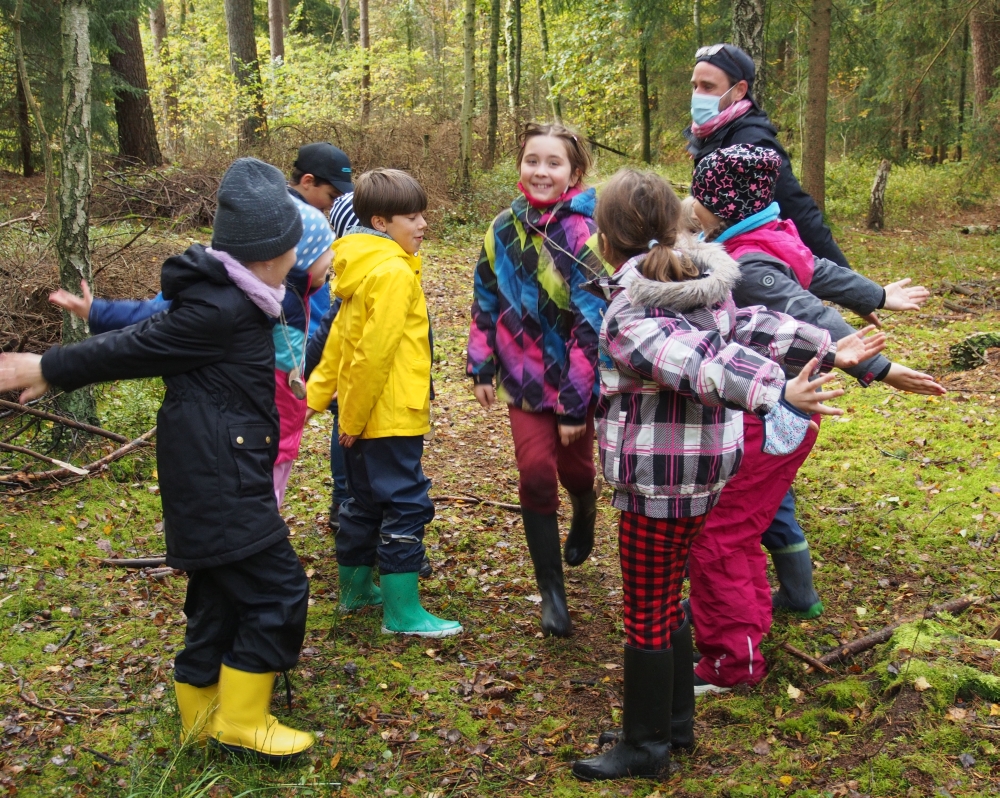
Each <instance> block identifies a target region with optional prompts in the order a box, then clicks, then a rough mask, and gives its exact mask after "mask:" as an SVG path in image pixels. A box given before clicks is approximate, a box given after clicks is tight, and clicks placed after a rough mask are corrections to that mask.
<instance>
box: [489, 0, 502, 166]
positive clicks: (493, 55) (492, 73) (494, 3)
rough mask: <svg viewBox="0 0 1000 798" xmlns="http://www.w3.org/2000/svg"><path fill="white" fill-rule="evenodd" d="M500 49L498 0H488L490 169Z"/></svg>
mask: <svg viewBox="0 0 1000 798" xmlns="http://www.w3.org/2000/svg"><path fill="white" fill-rule="evenodd" d="M499 51H500V0H490V55H489V62H488V64H487V68H486V116H487V122H486V168H487V169H492V168H493V164H494V162H495V161H496V155H497V121H498V119H497V117H498V116H499V109H498V108H497V62H498V61H499V55H500V53H499Z"/></svg>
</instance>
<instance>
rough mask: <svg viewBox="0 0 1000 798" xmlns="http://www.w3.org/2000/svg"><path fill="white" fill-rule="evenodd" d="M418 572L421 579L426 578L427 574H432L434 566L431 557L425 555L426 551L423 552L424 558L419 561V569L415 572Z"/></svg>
mask: <svg viewBox="0 0 1000 798" xmlns="http://www.w3.org/2000/svg"><path fill="white" fill-rule="evenodd" d="M417 573H418V574H420V578H421V579H427V578H428V577H429V576H433V575H434V566H433V565H431V558H430V557H428V556H427V552H426V551H425V552H424V559H423V560H421V562H420V570H419V571H418V572H417Z"/></svg>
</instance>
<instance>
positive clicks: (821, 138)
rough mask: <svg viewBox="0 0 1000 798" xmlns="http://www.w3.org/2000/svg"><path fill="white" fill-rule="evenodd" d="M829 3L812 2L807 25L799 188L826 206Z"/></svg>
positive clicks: (824, 1) (824, 0)
mask: <svg viewBox="0 0 1000 798" xmlns="http://www.w3.org/2000/svg"><path fill="white" fill-rule="evenodd" d="M831 8H832V2H831V0H813V2H812V15H811V16H812V19H811V20H810V23H809V86H808V89H807V92H806V115H805V130H804V131H803V140H802V188H804V189H805V190H806V192H807V193H809V194H811V195H812V198H813V199H814V200H815V201H816V204H817V205H818V206H819V209H820V210H823V209H824V208H825V206H826V104H827V97H828V93H829V72H830V13H831Z"/></svg>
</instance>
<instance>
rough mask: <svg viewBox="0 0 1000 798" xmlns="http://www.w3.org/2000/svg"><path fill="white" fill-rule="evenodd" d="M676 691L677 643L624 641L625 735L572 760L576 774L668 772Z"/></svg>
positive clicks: (608, 776) (591, 776) (640, 775)
mask: <svg viewBox="0 0 1000 798" xmlns="http://www.w3.org/2000/svg"><path fill="white" fill-rule="evenodd" d="M673 691H674V652H673V649H670V648H668V649H665V650H663V651H643V650H642V649H638V648H632V647H631V646H625V698H624V700H623V701H622V715H623V726H622V736H621V739H620V740H619V742H618V745H616V746H615V747H614V748H612V749H611V750H610V751H608V752H606V753H604V754H601V755H600V756H595V757H591V758H590V759H579V760H577V761H576V762H574V763H573V775H574V776H576V777H577V778H578V779H583V780H584V781H601V780H605V779H626V778H659V777H661V776H665V775H667V774H668V773H669V772H670V704H671V700H672V698H673Z"/></svg>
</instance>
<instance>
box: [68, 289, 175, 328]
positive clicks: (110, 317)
mask: <svg viewBox="0 0 1000 798" xmlns="http://www.w3.org/2000/svg"><path fill="white" fill-rule="evenodd" d="M165 310H170V301H169V300H166V299H164V298H163V297H162V296H161V295H160V294H157V295H156V296H155V297H154V298H153V299H95V300H94V304H92V305H91V306H90V316H89V317H88V319H87V323H88V324H89V325H90V333H91V335H100V334H101V333H106V332H109V331H111V330H120V329H122V328H123V327H131V326H132V325H133V324H138V323H139V322H140V321H145V320H146V319H148V318H149V317H150V316H155V315H156V314H157V313H162V312H163V311H165Z"/></svg>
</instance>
